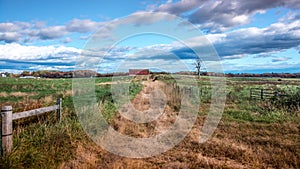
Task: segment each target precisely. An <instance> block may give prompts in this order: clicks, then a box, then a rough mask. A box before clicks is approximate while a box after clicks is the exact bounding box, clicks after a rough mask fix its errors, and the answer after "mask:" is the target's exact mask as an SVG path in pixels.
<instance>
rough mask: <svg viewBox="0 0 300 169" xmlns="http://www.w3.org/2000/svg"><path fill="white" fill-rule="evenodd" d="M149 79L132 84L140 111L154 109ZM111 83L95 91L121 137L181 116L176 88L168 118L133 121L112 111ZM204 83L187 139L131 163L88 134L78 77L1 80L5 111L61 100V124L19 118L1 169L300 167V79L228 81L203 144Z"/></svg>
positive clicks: (168, 80)
mask: <svg viewBox="0 0 300 169" xmlns="http://www.w3.org/2000/svg"><path fill="white" fill-rule="evenodd" d="M212 78H217V77H212ZM156 79H157V81H159V82H161V83H163V84H166V85H165V86H172V85H173V84H174V83H175V80H174V79H173V78H172V77H171V76H168V75H157V77H156ZM125 81H126V79H125ZM146 81H147V78H145V77H142V78H141V77H139V78H135V79H134V80H133V81H131V82H128V84H129V95H130V99H131V101H132V103H133V104H134V105H135V106H136V108H138V109H140V110H146V109H147V108H148V104H149V100H147V99H143V98H142V97H141V94H140V93H141V92H145V91H146V90H145V83H146ZM111 82H112V79H111V78H109V77H105V78H104V77H103V78H95V93H96V97H97V101H98V102H99V103H101V104H99V109H101V110H102V112H103V115H104V117H105V119H106V120H107V121H108V122H109V124H110V125H111V126H112V127H113V128H114V129H115V130H117V131H118V132H121V133H124V134H127V135H130V136H134V137H148V136H152V135H155V134H156V131H155V128H156V127H157V126H159V125H160V127H164V125H171V124H172V123H173V122H174V119H175V118H176V112H178V110H177V109H178V101H176V98H175V99H174V98H173V97H175V96H173V94H172V93H174V92H173V91H174V90H175V89H171V90H170V91H168V92H167V91H166V93H167V97H168V105H169V107H170V112H166V113H169V115H170V119H169V120H167V121H161V122H159V123H158V122H157V123H156V122H153V123H150V124H133V123H132V122H128V120H127V121H126V120H125V119H124V118H122V117H121V116H120V114H119V113H118V110H117V109H116V107H115V106H114V100H113V98H112V96H111V93H110V91H111V90H110V89H111V85H112V83H111ZM198 83H199V86H201V96H200V98H201V106H200V109H199V113H198V118H197V120H196V123H195V126H194V127H193V129H192V130H191V131H190V133H189V134H188V135H187V137H186V138H185V139H184V140H183V141H181V142H180V143H179V144H178V145H177V146H175V147H174V148H173V149H171V150H169V151H167V152H165V153H163V154H161V155H158V156H154V157H151V158H145V159H130V158H125V157H120V156H117V155H114V154H111V153H109V152H108V151H106V150H103V149H102V148H101V147H99V146H97V145H96V144H95V143H94V142H93V141H92V140H91V139H90V138H89V137H88V136H87V135H86V134H85V132H84V130H83V128H82V126H81V124H80V123H79V121H78V118H77V116H76V113H75V111H74V105H73V98H72V79H43V78H41V79H20V78H0V87H1V90H0V106H3V105H11V106H12V107H13V111H14V112H21V111H25V110H31V109H35V108H40V107H45V106H49V105H53V104H55V101H56V99H57V98H62V99H63V112H62V121H61V123H57V122H55V118H54V115H53V114H54V113H47V114H46V115H41V116H38V117H33V118H29V119H22V120H18V121H14V123H13V126H14V133H13V147H14V148H13V150H12V153H11V154H10V155H9V156H3V157H2V159H1V161H0V168H300V160H299V159H300V104H299V103H300V89H299V88H298V86H300V80H299V79H284V78H283V79H280V80H279V79H278V78H242V77H241V78H226V83H227V88H226V96H227V98H226V105H225V109H224V113H223V116H222V119H221V121H220V123H219V125H218V127H217V129H216V131H215V133H214V134H213V136H212V138H210V139H209V141H207V142H206V143H203V144H200V143H198V140H197V139H198V138H199V134H200V133H199V131H200V130H201V127H202V126H203V123H204V121H205V117H206V115H207V111H208V109H209V105H210V96H211V95H210V90H211V87H210V82H209V78H208V77H201V80H198ZM173 86H174V85H173ZM251 88H266V89H272V90H274V91H275V90H276V91H279V92H280V93H284V95H285V96H284V97H275V96H274V97H273V98H270V99H266V100H260V99H251V98H250V89H251ZM144 90H145V91H144ZM174 100H175V101H174ZM171 110H172V111H171Z"/></svg>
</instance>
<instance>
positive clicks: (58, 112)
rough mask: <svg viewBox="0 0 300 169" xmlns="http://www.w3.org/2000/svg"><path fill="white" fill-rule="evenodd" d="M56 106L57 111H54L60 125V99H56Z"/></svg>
mask: <svg viewBox="0 0 300 169" xmlns="http://www.w3.org/2000/svg"><path fill="white" fill-rule="evenodd" d="M56 104H57V106H58V109H57V111H56V119H57V121H58V122H59V123H60V122H61V110H62V99H61V98H59V99H57V101H56Z"/></svg>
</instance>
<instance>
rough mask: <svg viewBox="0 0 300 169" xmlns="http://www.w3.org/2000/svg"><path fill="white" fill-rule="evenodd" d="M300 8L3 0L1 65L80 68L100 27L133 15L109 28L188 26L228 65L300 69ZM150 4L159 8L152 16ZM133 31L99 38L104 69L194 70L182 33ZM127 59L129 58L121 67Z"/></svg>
mask: <svg viewBox="0 0 300 169" xmlns="http://www.w3.org/2000/svg"><path fill="white" fill-rule="evenodd" d="M299 9H300V3H299V2H297V0H266V1H261V0H253V1H244V0H232V1H226V0H177V1H174V0H173V1H172V0H154V1H146V0H145V1H143V0H131V1H121V0H118V1H117V0H110V1H104V0H87V1H78V0H75V1H74V0H73V1H67V0H65V1H57V0H52V1H33V0H26V1H25V0H1V1H0V64H1V67H0V72H6V71H7V72H22V71H23V70H29V71H35V70H62V71H68V70H73V69H76V66H77V64H78V62H79V61H80V56H81V55H82V52H84V51H86V49H87V46H89V43H90V39H89V38H90V37H93V36H95V35H97V34H99V32H100V33H101V35H105V34H106V33H107V32H105V30H106V29H105V28H106V27H107V25H113V24H116V22H118V21H120V22H122V20H123V21H124V20H126V19H127V20H128V23H131V24H132V25H128V24H127V25H126V24H125V25H124V24H119V23H118V24H117V25H118V28H115V27H113V28H112V30H109V31H110V33H113V34H114V36H119V35H117V34H120V36H121V34H124V32H123V31H127V33H128V32H130V31H131V30H135V27H139V29H140V30H139V31H141V29H145V30H147V31H149V30H150V31H151V26H153V27H155V26H157V25H160V28H161V29H162V32H167V31H168V30H169V29H170V30H176V31H177V34H186V36H185V37H186V38H189V40H188V41H189V42H190V43H191V45H193V47H195V48H199V47H200V46H201V45H203V43H204V42H203V40H201V36H204V37H205V38H206V39H208V41H209V42H211V45H210V46H211V47H213V48H214V49H215V51H216V52H217V54H218V55H219V59H220V60H219V62H220V63H221V65H222V66H223V69H224V71H225V72H234V73H242V72H250V73H263V72H290V73H293V72H300V59H299V57H300V54H299V51H300V11H299ZM144 12H152V13H156V12H158V13H156V14H153V15H152V17H149V16H147V15H148V14H149V13H148V14H145V13H144ZM164 13H165V14H168V17H167V18H165V16H164ZM150 15H151V14H150ZM169 15H170V16H171V15H173V16H177V17H178V18H181V19H183V20H184V21H186V22H190V23H191V24H193V25H194V26H195V27H196V28H197V29H198V30H199V32H200V33H199V34H192V33H191V34H189V31H188V30H185V31H183V30H184V27H185V25H184V24H182V25H180V24H179V25H178V28H174V25H173V23H174V22H170V23H169V22H168V20H170V18H173V17H172V16H171V17H170V16H169ZM178 18H177V19H178ZM174 20H176V19H174ZM141 25H142V26H143V25H146V26H145V27H143V28H141ZM153 29H154V28H153ZM179 30H180V31H179ZM201 32H203V34H201ZM125 33H126V32H125ZM132 33H133V34H132V36H130V37H128V38H126V39H123V40H122V41H120V42H115V44H114V45H113V46H111V48H110V50H109V47H108V48H107V47H104V46H102V45H101V44H98V43H97V44H98V46H96V47H95V49H97V50H98V51H96V53H95V54H96V55H95V54H94V55H93V59H95V58H96V59H95V60H92V61H94V63H95V64H97V71H98V72H100V73H106V72H115V71H126V69H128V68H141V67H145V68H150V69H152V70H164V71H171V72H175V71H182V70H186V69H189V70H193V64H192V63H193V62H194V57H195V53H194V51H193V50H190V49H189V48H188V47H186V46H184V45H183V44H180V43H179V41H180V39H179V40H178V39H176V37H175V39H174V38H172V37H168V36H164V35H162V34H147V33H145V34H140V35H138V36H136V35H134V32H132ZM108 36H110V38H111V37H112V36H111V35H109V34H108ZM179 36H180V37H181V38H184V37H183V36H181V35H179ZM192 36H194V37H192ZM105 38H106V37H105ZM105 38H100V39H97V40H98V41H101V40H105ZM112 42H113V41H112ZM112 44H113V43H112ZM105 52H108V54H107V53H106V54H105ZM203 55H205V54H204V53H203ZM175 58H176V59H177V61H178V60H179V61H180V62H177V61H174V59H175ZM201 59H203V60H206V59H205V58H201ZM181 63H184V65H185V66H183V67H182V66H180V65H182V64H181ZM122 64H123V65H127V66H123V68H122V69H120V67H122ZM205 67H206V68H208V69H209V63H207V64H205Z"/></svg>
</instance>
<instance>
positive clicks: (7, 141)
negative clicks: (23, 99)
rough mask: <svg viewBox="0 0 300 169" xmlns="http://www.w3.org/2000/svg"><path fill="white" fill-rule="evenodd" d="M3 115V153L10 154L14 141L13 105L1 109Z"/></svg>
mask: <svg viewBox="0 0 300 169" xmlns="http://www.w3.org/2000/svg"><path fill="white" fill-rule="evenodd" d="M1 116H2V135H1V137H2V153H3V154H5V155H9V154H10V152H11V149H12V146H13V141H12V134H13V130H12V120H13V119H12V107H11V106H3V107H2V109H1Z"/></svg>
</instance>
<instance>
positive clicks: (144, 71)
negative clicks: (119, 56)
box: [129, 69, 150, 75]
mask: <svg viewBox="0 0 300 169" xmlns="http://www.w3.org/2000/svg"><path fill="white" fill-rule="evenodd" d="M149 74H150V71H149V69H129V75H149Z"/></svg>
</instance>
